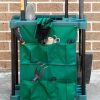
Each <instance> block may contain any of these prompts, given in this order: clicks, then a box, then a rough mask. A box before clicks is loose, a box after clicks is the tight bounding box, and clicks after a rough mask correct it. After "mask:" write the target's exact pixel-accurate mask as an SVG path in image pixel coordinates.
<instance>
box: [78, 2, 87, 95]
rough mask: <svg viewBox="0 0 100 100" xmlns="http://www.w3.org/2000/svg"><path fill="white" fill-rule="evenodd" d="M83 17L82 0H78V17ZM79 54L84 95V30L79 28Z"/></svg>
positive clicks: (83, 92)
mask: <svg viewBox="0 0 100 100" xmlns="http://www.w3.org/2000/svg"><path fill="white" fill-rule="evenodd" d="M83 17H84V0H79V18H80V19H82V18H83ZM79 56H80V61H81V63H80V64H81V65H80V66H81V69H82V82H81V86H82V95H85V84H86V82H85V30H84V29H79Z"/></svg>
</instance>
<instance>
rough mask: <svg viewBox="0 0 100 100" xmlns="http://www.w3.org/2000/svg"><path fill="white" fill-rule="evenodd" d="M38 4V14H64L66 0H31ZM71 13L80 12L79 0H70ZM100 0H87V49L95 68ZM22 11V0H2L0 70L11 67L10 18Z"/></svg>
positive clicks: (98, 55) (98, 53)
mask: <svg viewBox="0 0 100 100" xmlns="http://www.w3.org/2000/svg"><path fill="white" fill-rule="evenodd" d="M30 1H32V2H34V3H35V5H36V13H37V14H63V13H64V0H29V2H30ZM69 1H70V2H69V13H70V14H78V0H69ZM99 6H100V0H85V15H86V16H87V18H88V27H87V33H86V50H87V52H92V53H93V64H92V68H93V69H99V68H100V7H99ZM19 11H20V0H0V70H5V69H10V66H11V65H10V59H11V57H10V54H11V52H10V50H11V44H10V43H11V41H10V35H11V34H10V29H9V20H10V19H11V17H12V15H15V14H18V13H19Z"/></svg>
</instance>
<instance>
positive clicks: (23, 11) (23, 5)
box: [21, 0, 27, 20]
mask: <svg viewBox="0 0 100 100" xmlns="http://www.w3.org/2000/svg"><path fill="white" fill-rule="evenodd" d="M26 6H27V0H21V20H25V12H26Z"/></svg>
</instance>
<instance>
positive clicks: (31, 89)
mask: <svg viewBox="0 0 100 100" xmlns="http://www.w3.org/2000/svg"><path fill="white" fill-rule="evenodd" d="M75 92H76V85H75V83H68V84H67V83H60V82H57V81H43V80H42V81H41V80H40V81H36V82H32V81H26V80H23V81H21V92H20V93H21V100H74V98H75V95H76V94H75Z"/></svg>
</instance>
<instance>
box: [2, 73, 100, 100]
mask: <svg viewBox="0 0 100 100" xmlns="http://www.w3.org/2000/svg"><path fill="white" fill-rule="evenodd" d="M10 93H11V73H10V72H9V73H0V100H10ZM87 100H100V71H92V74H91V81H90V84H88V85H87Z"/></svg>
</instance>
